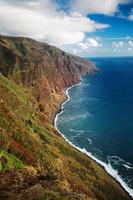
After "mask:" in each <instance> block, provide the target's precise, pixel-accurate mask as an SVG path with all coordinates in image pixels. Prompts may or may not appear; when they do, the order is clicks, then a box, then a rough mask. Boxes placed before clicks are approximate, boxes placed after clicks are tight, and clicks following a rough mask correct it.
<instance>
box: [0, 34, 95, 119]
mask: <svg viewBox="0 0 133 200" xmlns="http://www.w3.org/2000/svg"><path fill="white" fill-rule="evenodd" d="M95 70H96V68H95V66H94V65H93V64H92V63H89V62H88V61H86V60H84V59H82V58H79V57H76V56H72V55H70V54H67V53H65V52H64V51H61V50H60V49H58V48H56V47H53V46H50V45H48V44H46V43H39V42H36V41H34V40H32V39H28V38H10V37H1V39H0V72H1V73H2V74H3V75H4V76H6V77H8V78H10V79H11V80H13V81H14V82H15V83H17V84H23V86H24V87H27V88H29V89H30V90H31V91H32V94H33V96H34V97H35V98H36V100H37V103H38V105H37V106H38V109H39V110H40V111H41V112H43V113H46V114H47V117H48V116H50V115H51V113H53V112H54V111H56V107H57V104H56V101H55V100H56V98H61V96H60V95H61V94H63V91H64V88H66V87H69V86H71V85H73V84H74V83H76V82H78V81H79V80H80V75H82V74H84V73H87V72H88V73H93V72H94V71H95ZM57 95H58V96H57Z"/></svg>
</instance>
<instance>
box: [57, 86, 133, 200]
mask: <svg viewBox="0 0 133 200" xmlns="http://www.w3.org/2000/svg"><path fill="white" fill-rule="evenodd" d="M80 84H81V82H80ZM77 85H79V83H78V84H75V85H73V86H72V87H69V88H68V89H67V90H66V92H65V93H66V96H67V100H66V101H65V102H64V103H63V104H62V106H61V108H63V107H64V105H65V104H66V103H67V102H68V101H69V100H70V95H69V90H70V89H71V88H73V87H75V86H77ZM60 114H61V112H59V113H57V114H56V116H55V119H54V127H55V129H56V130H57V131H58V132H59V133H60V134H61V135H62V137H63V138H64V139H65V141H66V142H68V143H69V144H70V145H71V146H73V147H74V148H76V149H77V150H79V151H81V152H82V153H84V154H86V155H87V156H89V157H90V158H92V159H93V160H94V161H95V162H97V163H98V164H100V165H101V166H102V167H103V168H104V169H105V171H106V172H107V173H108V174H109V175H110V176H112V177H113V178H114V179H115V180H116V181H117V182H119V183H120V185H121V186H122V187H123V188H124V189H125V191H126V192H128V194H129V195H130V196H131V197H132V198H133V189H131V188H130V187H129V186H128V185H127V183H126V182H124V180H123V179H122V178H121V176H120V175H119V174H118V171H117V170H115V169H113V167H112V166H111V164H110V162H108V164H107V163H105V162H103V161H101V160H99V159H98V158H96V157H95V156H94V155H92V153H90V152H88V151H87V150H86V149H85V148H80V147H78V146H76V145H74V144H73V143H72V142H71V141H69V140H68V139H67V137H66V136H65V135H64V134H63V133H61V131H60V130H59V129H58V127H57V120H58V116H59V115H60ZM113 157H117V156H113Z"/></svg>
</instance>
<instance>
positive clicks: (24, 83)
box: [0, 36, 130, 200]
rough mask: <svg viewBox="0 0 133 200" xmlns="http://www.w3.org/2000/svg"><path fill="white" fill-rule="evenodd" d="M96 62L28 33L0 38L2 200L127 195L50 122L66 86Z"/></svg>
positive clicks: (122, 199) (94, 199) (109, 199)
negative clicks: (41, 40) (34, 38)
mask: <svg viewBox="0 0 133 200" xmlns="http://www.w3.org/2000/svg"><path fill="white" fill-rule="evenodd" d="M95 71H96V68H95V66H94V65H93V64H91V63H89V62H88V61H85V60H83V59H81V58H78V57H74V56H72V55H69V54H66V53H65V52H63V51H61V50H59V49H57V48H55V47H52V46H49V45H48V44H41V43H38V42H35V41H34V40H31V39H26V38H10V37H2V36H1V37H0V72H1V73H0V199H2V200H25V199H27V200H115V199H117V200H129V199H130V197H129V196H128V195H127V193H126V192H125V191H123V189H122V188H121V187H120V185H119V184H117V183H116V182H115V181H114V180H113V179H112V178H111V177H110V176H108V175H107V174H106V173H105V171H104V170H103V169H102V168H101V167H100V166H99V165H97V164H96V163H95V162H94V161H92V160H91V159H90V158H89V157H87V156H86V155H84V154H82V153H81V152H79V151H77V150H76V149H74V148H73V147H72V146H70V145H69V144H68V143H67V142H65V141H64V139H63V138H62V137H61V136H60V135H59V134H58V132H57V131H56V130H55V129H54V127H53V126H52V124H51V122H50V120H49V119H50V117H51V113H52V112H53V111H56V110H57V108H58V104H59V102H61V100H62V99H63V95H62V93H63V89H64V88H65V87H68V86H70V85H72V84H74V83H76V82H77V81H79V79H80V75H81V74H84V73H94V72H95Z"/></svg>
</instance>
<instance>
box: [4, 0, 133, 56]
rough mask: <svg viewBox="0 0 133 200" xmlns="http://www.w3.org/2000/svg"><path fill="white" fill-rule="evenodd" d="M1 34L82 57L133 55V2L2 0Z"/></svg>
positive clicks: (123, 0) (107, 0)
mask: <svg viewBox="0 0 133 200" xmlns="http://www.w3.org/2000/svg"><path fill="white" fill-rule="evenodd" d="M0 34H1V35H10V36H24V37H30V38H33V39H36V40H38V41H42V42H47V43H49V44H51V45H54V46H57V47H59V48H61V49H63V50H65V51H67V52H69V53H72V54H75V55H78V56H82V57H101V56H102V57H104V56H112V57H113V56H133V0H0Z"/></svg>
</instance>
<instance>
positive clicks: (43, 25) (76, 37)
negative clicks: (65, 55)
mask: <svg viewBox="0 0 133 200" xmlns="http://www.w3.org/2000/svg"><path fill="white" fill-rule="evenodd" d="M107 27H108V25H106V24H100V23H97V22H95V21H93V20H91V19H89V18H88V17H86V16H82V15H80V14H76V13H75V14H73V15H70V14H66V13H64V12H62V11H59V9H58V4H55V3H53V1H52V0H45V1H44V0H37V1H35V0H29V1H26V0H23V1H18V0H10V1H9V0H7V1H6V3H5V1H4V0H0V34H8V35H17V36H26V37H31V38H34V39H37V40H41V41H46V42H49V43H51V44H54V45H57V46H60V45H65V44H76V43H79V42H82V41H83V40H84V39H85V34H86V33H88V32H94V31H96V30H98V29H103V28H107Z"/></svg>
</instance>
